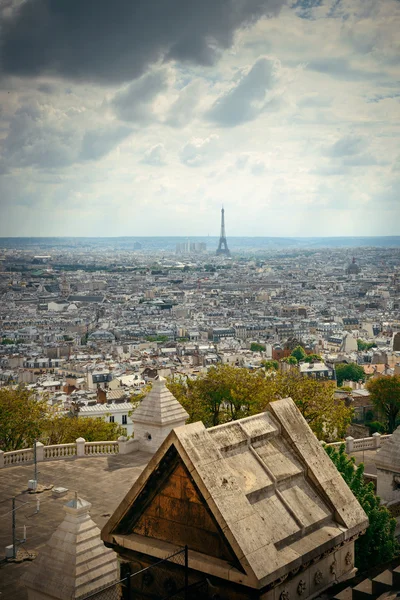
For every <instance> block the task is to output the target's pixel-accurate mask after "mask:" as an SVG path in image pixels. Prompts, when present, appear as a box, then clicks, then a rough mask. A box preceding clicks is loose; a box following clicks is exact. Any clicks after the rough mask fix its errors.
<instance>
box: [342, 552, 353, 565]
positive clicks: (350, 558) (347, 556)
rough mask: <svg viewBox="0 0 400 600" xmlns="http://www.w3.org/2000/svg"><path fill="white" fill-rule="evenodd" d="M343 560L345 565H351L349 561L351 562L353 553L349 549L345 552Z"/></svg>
mask: <svg viewBox="0 0 400 600" xmlns="http://www.w3.org/2000/svg"><path fill="white" fill-rule="evenodd" d="M344 561H345V563H346V565H347V566H349V565H351V563H352V562H353V555H352V553H351V552H350V551H349V552H348V553H347V554H346V557H345V559H344Z"/></svg>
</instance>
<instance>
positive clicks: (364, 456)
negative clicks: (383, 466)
mask: <svg viewBox="0 0 400 600" xmlns="http://www.w3.org/2000/svg"><path fill="white" fill-rule="evenodd" d="M350 456H354V458H355V459H356V464H357V465H359V464H360V463H364V472H365V473H368V474H369V475H376V464H375V461H376V457H377V454H376V450H364V451H363V450H360V451H357V452H352V453H351V454H350Z"/></svg>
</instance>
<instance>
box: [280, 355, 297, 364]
mask: <svg viewBox="0 0 400 600" xmlns="http://www.w3.org/2000/svg"><path fill="white" fill-rule="evenodd" d="M282 362H283V363H287V364H288V365H297V363H298V360H297V358H296V357H295V356H285V358H282Z"/></svg>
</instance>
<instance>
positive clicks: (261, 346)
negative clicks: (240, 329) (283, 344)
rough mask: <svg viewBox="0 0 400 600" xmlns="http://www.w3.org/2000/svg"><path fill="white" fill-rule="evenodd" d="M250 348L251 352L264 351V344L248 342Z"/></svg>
mask: <svg viewBox="0 0 400 600" xmlns="http://www.w3.org/2000/svg"><path fill="white" fill-rule="evenodd" d="M250 350H251V351H252V352H265V346H264V344H258V343H257V342H252V343H251V344H250Z"/></svg>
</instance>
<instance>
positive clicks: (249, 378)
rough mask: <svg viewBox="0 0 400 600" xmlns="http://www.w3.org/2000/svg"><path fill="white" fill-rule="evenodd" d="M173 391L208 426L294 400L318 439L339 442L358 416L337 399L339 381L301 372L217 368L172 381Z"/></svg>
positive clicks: (194, 419)
mask: <svg viewBox="0 0 400 600" xmlns="http://www.w3.org/2000/svg"><path fill="white" fill-rule="evenodd" d="M168 388H169V390H170V391H171V392H172V394H173V395H174V396H175V397H176V398H177V400H179V402H180V403H181V404H182V406H183V407H184V408H185V410H186V411H187V412H188V413H189V416H190V421H191V422H194V421H203V423H204V424H205V426H206V427H211V426H213V425H219V424H220V423H226V422H228V421H233V420H236V419H240V418H242V417H248V416H251V415H254V414H257V413H259V412H262V411H264V410H265V409H266V407H267V405H268V403H269V402H273V401H274V400H277V399H279V398H287V397H291V398H292V399H293V401H294V402H295V403H296V405H297V407H298V409H299V410H300V412H301V414H302V415H303V417H304V418H305V420H306V421H307V423H308V424H309V425H310V427H311V429H312V430H313V431H314V433H315V435H316V436H317V437H318V438H319V439H325V440H335V439H340V438H342V437H343V435H344V433H345V430H346V427H347V425H348V424H349V423H350V421H351V417H352V412H353V411H352V409H351V408H349V407H348V406H346V404H345V402H344V401H343V400H342V399H340V400H337V399H336V398H335V397H334V390H335V384H334V382H332V381H317V380H315V379H312V378H308V377H303V376H302V375H301V374H300V373H299V372H298V371H296V370H289V371H287V372H285V373H277V372H274V371H273V372H271V373H267V374H266V373H265V372H264V371H263V370H257V371H249V370H247V369H242V368H238V367H233V366H230V365H217V366H215V367H211V368H210V369H209V371H208V372H207V373H206V374H204V375H201V376H199V377H198V378H197V379H195V380H193V379H190V378H189V377H182V376H179V377H172V378H170V379H169V381H168Z"/></svg>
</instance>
